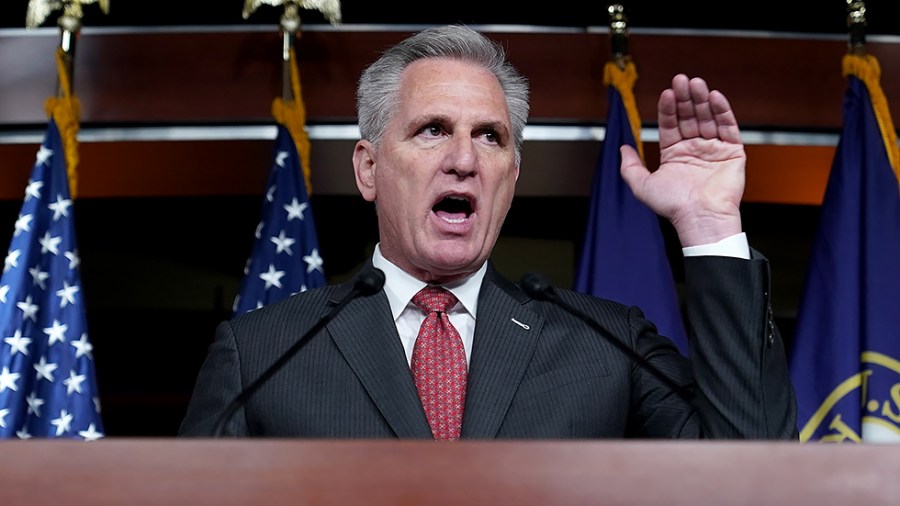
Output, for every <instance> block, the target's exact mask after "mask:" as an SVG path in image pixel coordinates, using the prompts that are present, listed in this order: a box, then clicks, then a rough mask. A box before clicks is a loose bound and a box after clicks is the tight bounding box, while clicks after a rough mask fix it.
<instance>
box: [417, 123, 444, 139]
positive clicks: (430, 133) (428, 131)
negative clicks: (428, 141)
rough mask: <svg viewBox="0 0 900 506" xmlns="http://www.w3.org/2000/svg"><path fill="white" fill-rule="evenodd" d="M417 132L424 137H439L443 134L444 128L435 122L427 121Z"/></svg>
mask: <svg viewBox="0 0 900 506" xmlns="http://www.w3.org/2000/svg"><path fill="white" fill-rule="evenodd" d="M419 132H420V133H421V134H422V135H424V136H426V137H440V136H441V135H443V134H444V128H443V127H442V126H441V125H439V124H437V123H429V124H427V125H425V126H424V127H422V129H421V130H419Z"/></svg>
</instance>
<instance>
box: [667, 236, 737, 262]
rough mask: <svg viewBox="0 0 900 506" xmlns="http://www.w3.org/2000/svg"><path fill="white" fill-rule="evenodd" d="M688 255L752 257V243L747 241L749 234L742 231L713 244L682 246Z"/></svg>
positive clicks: (682, 249) (683, 251) (682, 250)
mask: <svg viewBox="0 0 900 506" xmlns="http://www.w3.org/2000/svg"><path fill="white" fill-rule="evenodd" d="M681 252H682V253H684V256H686V257H694V256H721V257H734V258H743V259H744V260H749V259H750V244H749V243H748V242H747V234H746V233H745V232H741V233H740V234H735V235H732V236H729V237H726V238H724V239H722V240H721V241H719V242H714V243H711V244H701V245H699V246H688V247H687V248H681Z"/></svg>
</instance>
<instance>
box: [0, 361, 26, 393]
mask: <svg viewBox="0 0 900 506" xmlns="http://www.w3.org/2000/svg"><path fill="white" fill-rule="evenodd" d="M20 376H22V375H21V374H19V373H17V372H9V367H6V366H3V370H2V371H0V393H2V392H5V391H6V389H7V388H8V389H10V390H16V391H18V390H19V387H18V386H17V385H16V381H18V380H19V377H20Z"/></svg>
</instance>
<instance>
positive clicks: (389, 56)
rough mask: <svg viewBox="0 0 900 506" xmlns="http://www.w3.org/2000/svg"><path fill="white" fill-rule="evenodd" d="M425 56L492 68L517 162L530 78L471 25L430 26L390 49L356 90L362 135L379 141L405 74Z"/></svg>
mask: <svg viewBox="0 0 900 506" xmlns="http://www.w3.org/2000/svg"><path fill="white" fill-rule="evenodd" d="M423 58H453V59H457V60H462V61H465V62H469V63H473V64H476V65H480V66H482V67H484V68H485V69H486V70H488V71H490V72H491V73H492V74H494V76H495V77H496V78H497V81H499V82H500V87H501V88H502V89H503V94H504V95H505V96H506V105H507V108H508V109H509V119H510V123H511V124H512V130H513V141H514V143H515V151H516V165H519V163H520V161H521V149H522V141H523V131H524V130H525V123H526V122H527V121H528V107H529V106H528V81H527V80H526V79H525V77H523V76H522V75H521V74H519V71H518V70H516V68H515V67H513V66H512V64H511V63H509V62H508V61H507V60H506V51H505V50H504V48H503V46H501V45H500V44H499V43H497V42H494V41H491V40H490V39H488V38H487V37H485V36H484V35H482V34H480V33H478V32H477V31H475V30H473V29H472V28H469V27H466V26H461V25H448V26H441V27H433V28H426V29H425V30H422V31H420V32H418V33H416V34H414V35H412V36H411V37H409V38H407V39H405V40H403V41H402V42H400V43H399V44H397V45H395V46H393V47H391V48H390V49H388V50H387V51H386V52H385V53H384V54H383V55H382V56H381V57H380V58H378V60H376V61H375V62H374V63H372V64H371V65H369V67H367V68H366V70H365V71H363V74H362V77H360V79H359V86H358V87H357V89H356V112H357V117H358V118H359V131H360V135H361V137H362V138H363V139H366V140H368V141H370V142H372V143H373V144H375V145H378V142H379V141H380V140H381V136H382V135H383V134H384V131H385V129H386V128H387V124H388V122H390V120H391V118H392V117H393V116H394V114H395V113H396V111H397V107H398V106H399V103H398V102H399V98H398V96H399V92H400V77H401V75H402V74H403V71H404V70H405V69H406V67H407V66H408V65H409V64H411V63H413V62H414V61H416V60H420V59H423Z"/></svg>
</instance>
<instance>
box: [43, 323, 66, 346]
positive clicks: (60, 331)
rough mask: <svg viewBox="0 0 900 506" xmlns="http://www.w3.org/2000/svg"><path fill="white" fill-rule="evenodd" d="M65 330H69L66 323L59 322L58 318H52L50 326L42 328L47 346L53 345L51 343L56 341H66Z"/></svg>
mask: <svg viewBox="0 0 900 506" xmlns="http://www.w3.org/2000/svg"><path fill="white" fill-rule="evenodd" d="M67 330H69V326H68V325H66V324H64V323H60V322H59V320H53V325H52V326H50V327H46V328H44V334H47V346H53V343H55V342H57V341H59V342H61V343H64V342H66V331H67Z"/></svg>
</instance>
